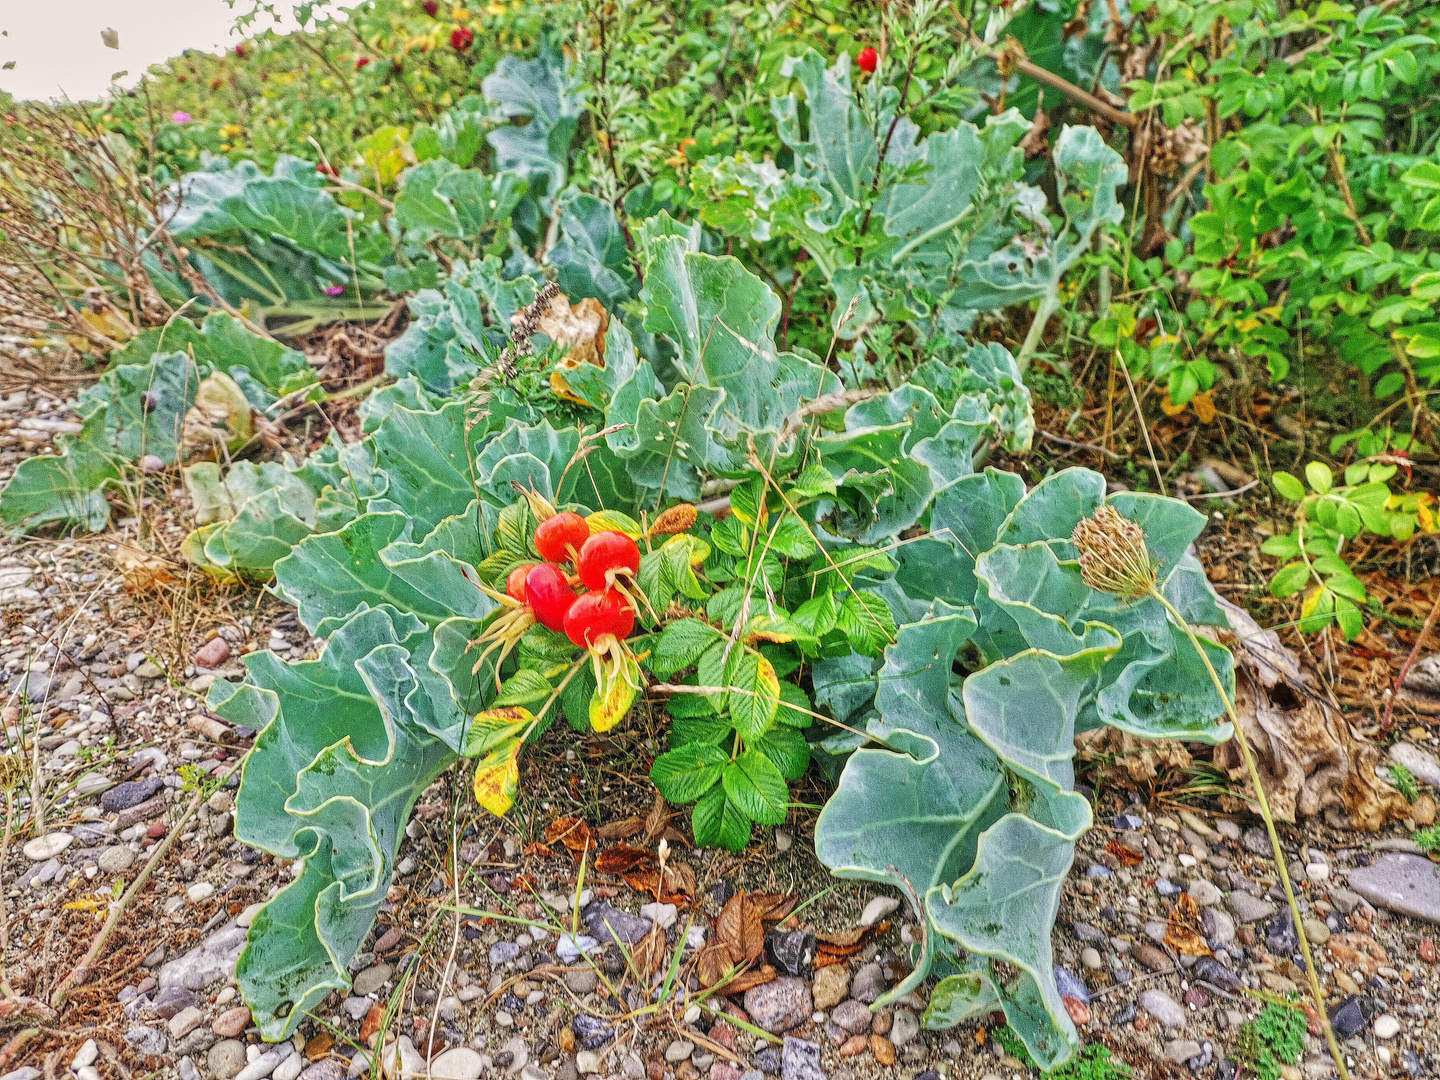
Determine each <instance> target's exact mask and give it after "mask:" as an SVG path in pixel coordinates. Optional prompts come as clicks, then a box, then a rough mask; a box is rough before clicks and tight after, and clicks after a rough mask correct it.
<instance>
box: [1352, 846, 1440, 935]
mask: <svg viewBox="0 0 1440 1080" xmlns="http://www.w3.org/2000/svg"><path fill="white" fill-rule="evenodd" d="M1348 881H1349V884H1350V887H1351V888H1352V889H1354V890H1355V891H1356V892H1357V893H1359V894H1360V895H1361V896H1363V897H1364V898H1365V899H1366V900H1368V901H1370V903H1372V904H1374V905H1376V906H1377V907H1387V908H1389V909H1390V910H1391V911H1395V912H1398V913H1400V914H1401V915H1411V916H1414V917H1415V918H1417V919H1425V920H1427V921H1429V922H1435V923H1440V866H1437V865H1436V864H1434V863H1432V862H1431V861H1430V860H1429V859H1426V858H1422V857H1420V856H1418V855H1402V854H1389V855H1382V856H1381V857H1380V858H1378V859H1376V860H1375V862H1374V863H1372V864H1371V865H1370V866H1357V867H1356V868H1355V869H1354V870H1351V871H1350V873H1349V875H1348Z"/></svg>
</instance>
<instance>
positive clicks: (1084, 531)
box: [1070, 503, 1158, 600]
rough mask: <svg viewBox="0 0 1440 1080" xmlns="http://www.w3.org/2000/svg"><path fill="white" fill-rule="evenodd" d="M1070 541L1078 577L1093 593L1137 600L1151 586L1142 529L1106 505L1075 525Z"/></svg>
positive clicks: (1155, 573)
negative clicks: (1076, 553)
mask: <svg viewBox="0 0 1440 1080" xmlns="http://www.w3.org/2000/svg"><path fill="white" fill-rule="evenodd" d="M1070 542H1071V543H1072V544H1074V545H1075V546H1076V548H1078V549H1079V551H1080V576H1081V577H1082V578H1083V579H1084V581H1085V584H1086V585H1089V586H1090V588H1092V589H1094V590H1095V591H1096V592H1103V593H1110V594H1111V595H1113V596H1119V597H1123V598H1124V599H1126V600H1138V599H1139V598H1140V597H1142V596H1144V595H1146V594H1147V593H1148V592H1150V590H1151V589H1153V588H1154V587H1155V580H1156V577H1157V576H1158V569H1157V567H1156V565H1155V560H1154V559H1153V558H1152V557H1151V556H1150V551H1149V549H1148V548H1146V546H1145V530H1144V529H1142V528H1140V526H1139V525H1137V524H1135V522H1133V521H1131V520H1130V519H1129V518H1127V517H1124V516H1122V515H1121V514H1120V512H1119V511H1118V510H1116V509H1115V508H1114V507H1113V506H1111V505H1110V504H1109V503H1106V504H1104V505H1102V506H1101V507H1100V508H1099V509H1098V510H1096V511H1095V513H1094V515H1093V516H1091V517H1088V518H1085V519H1083V520H1082V521H1081V522H1080V523H1079V524H1078V525H1076V526H1075V531H1074V532H1072V533H1071V534H1070Z"/></svg>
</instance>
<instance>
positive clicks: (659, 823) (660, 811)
mask: <svg viewBox="0 0 1440 1080" xmlns="http://www.w3.org/2000/svg"><path fill="white" fill-rule="evenodd" d="M665 807H666V802H665V796H663V795H661V794H660V793H659V792H658V791H657V792H656V793H655V805H654V806H652V807H651V808H650V813H649V814H647V815H646V817H645V835H646V836H648V837H650V839H651V840H652V841H653V840H657V839H659V837H660V835H661V834H662V833H663V832H664V831H665V826H667V825H669V824H670V815H669V814H667V813H666V812H665Z"/></svg>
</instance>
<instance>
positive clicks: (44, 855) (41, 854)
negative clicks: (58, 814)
mask: <svg viewBox="0 0 1440 1080" xmlns="http://www.w3.org/2000/svg"><path fill="white" fill-rule="evenodd" d="M74 839H75V838H74V837H73V836H71V835H70V834H69V833H64V832H52V833H46V834H45V835H44V836H37V837H36V838H35V839H34V840H31V841H30V842H29V843H28V844H26V845H25V846H24V847H23V848H21V849H20V850H21V851H23V852H24V853H25V857H26V858H27V859H29V860H30V861H31V862H46V861H47V860H49V859H53V858H55V856H57V855H59V854H60V853H61V852H62V851H64V850H65V849H66V848H67V847H69V846H70V844H71V843H72V842H73V841H74Z"/></svg>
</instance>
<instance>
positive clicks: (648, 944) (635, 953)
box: [630, 926, 665, 982]
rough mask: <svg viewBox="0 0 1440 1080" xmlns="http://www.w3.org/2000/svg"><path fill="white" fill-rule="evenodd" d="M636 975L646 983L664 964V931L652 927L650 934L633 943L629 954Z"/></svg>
mask: <svg viewBox="0 0 1440 1080" xmlns="http://www.w3.org/2000/svg"><path fill="white" fill-rule="evenodd" d="M630 959H631V962H632V963H633V964H634V965H635V971H636V973H637V974H638V975H639V976H640V977H641V978H643V979H645V980H646V981H647V982H648V981H649V979H650V977H651V976H652V975H654V974H655V972H657V971H659V970H660V965H661V964H663V963H664V962H665V931H664V930H662V929H660V927H658V926H656V927H652V928H651V930H650V932H649V933H648V934H646V935H645V936H644V937H643V938H641V939H640V940H639V941H637V942H636V943H635V946H634V948H633V949H632V950H631V952H630Z"/></svg>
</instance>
